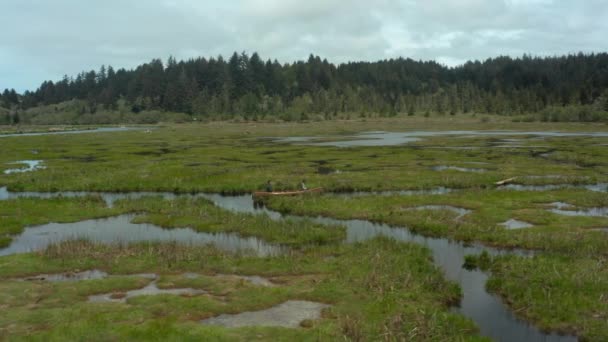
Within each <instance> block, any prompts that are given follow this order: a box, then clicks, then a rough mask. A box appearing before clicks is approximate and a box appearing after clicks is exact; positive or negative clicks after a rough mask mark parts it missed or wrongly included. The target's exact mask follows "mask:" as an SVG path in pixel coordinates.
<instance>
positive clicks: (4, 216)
mask: <svg viewBox="0 0 608 342" xmlns="http://www.w3.org/2000/svg"><path fill="white" fill-rule="evenodd" d="M0 204H1V205H0V218H1V221H0V248H2V247H6V246H8V245H9V244H10V242H11V241H12V237H13V236H14V235H16V234H19V233H21V232H22V231H23V229H24V228H25V227H27V226H35V225H41V224H46V223H49V222H61V223H68V222H78V221H82V220H86V219H94V218H102V217H109V216H114V215H117V214H120V213H121V211H120V209H117V208H107V207H106V203H105V202H104V201H103V200H102V199H101V198H100V197H99V196H87V197H83V198H65V197H64V198H61V197H60V198H51V199H39V198H17V199H14V200H9V201H1V202H0Z"/></svg>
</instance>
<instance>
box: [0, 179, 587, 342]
mask: <svg viewBox="0 0 608 342" xmlns="http://www.w3.org/2000/svg"><path fill="white" fill-rule="evenodd" d="M85 195H99V196H101V197H102V198H103V199H104V200H105V201H106V203H107V204H108V205H109V206H111V205H112V204H113V203H114V202H115V201H116V200H119V199H128V198H131V199H133V198H139V197H143V196H147V195H157V196H159V195H160V196H162V197H164V198H166V199H173V198H176V197H180V196H184V197H202V198H206V199H208V200H210V201H212V202H213V203H214V204H215V205H216V206H218V207H220V208H223V209H226V210H230V211H233V212H240V213H253V214H266V215H268V216H270V217H271V218H272V219H274V220H283V219H295V220H297V219H303V218H304V217H298V216H292V215H283V214H281V213H279V212H276V211H273V210H270V209H268V208H265V207H259V206H256V205H255V203H254V201H253V199H252V198H251V196H250V195H241V196H222V195H218V194H205V193H201V194H194V195H192V194H185V195H177V194H173V193H151V192H136V193H88V192H57V193H37V192H28V193H15V192H10V191H8V190H7V189H6V188H0V200H7V199H12V198H19V197H37V198H51V197H57V196H67V197H75V196H85ZM404 195H407V193H404ZM131 218H132V216H130V215H122V216H118V217H114V218H109V219H101V220H86V221H83V222H78V223H69V224H56V223H51V224H47V225H42V226H38V227H28V228H26V229H25V231H24V232H23V233H22V234H20V235H19V236H16V237H15V239H14V240H13V243H12V244H11V245H10V246H9V247H7V248H5V249H3V250H0V255H7V254H12V253H18V252H25V251H28V250H32V249H37V248H42V247H43V246H45V243H46V244H48V241H55V240H53V238H55V239H57V238H59V239H64V238H65V239H67V238H70V237H71V238H74V237H76V236H77V237H79V238H88V239H91V240H93V241H101V242H116V241H120V242H124V241H142V240H168V241H173V240H177V241H184V243H192V241H200V243H214V244H216V245H217V246H218V247H219V248H222V249H227V250H236V251H241V250H254V251H256V252H257V253H258V254H259V255H262V256H264V255H273V254H277V253H280V252H281V249H282V248H283V247H281V246H276V245H270V244H267V243H265V242H263V241H260V240H258V239H255V238H243V237H240V236H238V235H234V234H206V233H200V232H196V231H193V230H191V229H189V228H178V230H177V231H175V230H164V229H162V228H159V227H156V226H153V225H148V224H145V225H141V224H133V223H131V222H130V220H131ZM307 218H308V219H312V220H313V221H315V222H318V223H321V224H332V225H344V226H346V227H347V239H346V243H354V242H358V241H365V240H369V239H372V238H374V237H377V236H386V237H390V238H393V239H396V240H399V241H406V242H413V243H416V244H419V245H423V246H426V247H427V248H429V249H430V251H431V252H432V255H433V260H434V262H435V264H436V265H437V266H438V267H439V268H440V269H441V270H442V271H443V272H444V274H445V276H446V278H447V279H449V280H452V281H455V282H456V283H458V284H459V285H460V286H461V288H462V290H463V297H462V300H461V302H460V305H459V306H457V307H454V308H453V310H454V311H455V312H458V313H460V314H462V315H464V316H466V317H468V318H470V319H472V320H473V321H474V322H475V323H476V324H477V325H478V326H479V329H480V331H481V334H482V335H484V336H488V337H490V338H492V339H494V340H497V341H576V340H577V338H576V337H574V336H562V335H558V334H553V333H545V332H542V331H540V330H539V329H537V328H535V327H534V326H532V325H530V324H529V323H527V322H525V321H522V320H520V319H517V318H516V317H515V316H514V315H513V313H512V312H511V311H510V310H509V309H508V308H507V307H506V306H505V305H504V304H503V303H502V301H501V299H500V298H498V297H497V296H495V295H492V294H490V293H488V292H487V291H486V289H485V284H486V281H487V279H488V275H487V274H486V273H484V272H481V271H478V270H466V269H464V268H463V267H462V264H463V262H464V256H465V255H467V254H479V253H481V252H482V251H484V250H485V251H487V252H489V253H490V254H492V255H497V254H504V253H518V254H523V255H525V254H532V253H529V252H526V251H507V250H499V249H494V248H489V247H484V246H481V245H474V246H465V245H464V244H462V243H460V242H455V241H450V240H448V239H445V238H429V237H424V236H421V235H417V234H413V233H412V232H410V231H409V230H408V229H407V228H404V227H392V226H389V225H386V224H380V223H374V222H370V221H365V220H338V219H333V218H328V217H307ZM163 231H164V232H163ZM172 231H175V232H174V233H171V232H172ZM70 232H71V234H70ZM225 235H230V237H229V238H227V237H226V236H225ZM32 241H33V242H32ZM44 241H46V242H44ZM186 241H187V242H186ZM222 241H224V242H223V243H222ZM24 246H25V247H24Z"/></svg>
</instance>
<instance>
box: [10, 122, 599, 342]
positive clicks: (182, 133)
mask: <svg viewBox="0 0 608 342" xmlns="http://www.w3.org/2000/svg"><path fill="white" fill-rule="evenodd" d="M505 120H507V119H506V118H493V119H492V120H488V121H487V122H480V120H479V119H478V118H472V117H471V118H470V117H461V118H460V119H459V120H448V119H446V118H433V117H430V118H422V117H413V118H408V119H397V120H373V119H368V120H366V121H356V120H351V121H339V122H325V123H324V124H323V125H319V124H314V123H311V124H267V123H255V124H230V123H211V124H204V125H201V124H192V125H169V126H164V127H160V128H159V129H156V130H153V131H151V132H150V133H145V132H142V131H131V132H115V133H91V134H88V135H63V136H37V137H12V138H2V140H1V143H2V147H3V148H2V149H1V150H0V170H4V168H6V165H7V164H6V163H11V162H15V161H18V160H27V159H40V160H44V163H45V166H47V168H46V169H43V170H36V171H35V172H31V173H22V174H11V175H4V174H0V184H2V185H7V186H8V187H9V189H11V190H14V191H26V190H31V191H53V192H54V191H61V190H85V191H86V190H88V191H110V192H128V191H168V192H176V193H190V192H201V191H208V192H216V193H227V194H234V193H250V192H252V191H254V190H257V189H260V188H262V187H263V184H264V183H265V182H266V181H267V180H268V179H272V180H273V182H274V183H275V185H276V188H277V189H279V190H287V189H294V188H296V187H297V185H298V182H299V181H300V180H301V179H306V183H307V184H308V185H309V186H310V187H314V186H321V187H324V188H325V189H326V190H327V191H329V192H331V191H335V192H350V191H380V190H404V189H432V188H437V187H448V188H454V189H459V190H458V191H455V192H453V193H450V194H447V195H419V196H384V197H379V196H370V197H359V198H344V197H339V196H331V195H324V196H319V197H314V198H292V199H272V200H270V201H269V202H268V203H267V204H268V205H269V206H271V207H272V208H275V209H277V210H280V211H283V212H290V213H295V214H300V215H324V216H330V217H337V218H345V219H347V218H360V219H367V220H372V221H377V222H384V223H388V224H391V225H397V226H407V227H409V228H410V229H411V230H413V231H415V232H418V233H421V234H425V235H430V236H437V237H447V238H451V239H456V240H461V241H465V242H472V241H480V242H482V243H484V244H486V245H494V246H503V247H517V248H529V249H537V250H543V251H547V252H550V253H552V254H551V255H548V256H544V255H543V256H541V257H537V258H533V259H523V258H517V257H504V258H498V259H492V260H491V262H490V264H491V269H492V274H493V275H492V278H491V280H490V282H489V284H488V286H489V288H490V289H492V290H493V291H496V292H497V293H500V294H501V296H503V298H505V299H506V301H507V302H508V303H509V305H511V306H512V307H513V308H514V309H515V311H516V314H518V315H521V316H522V317H525V318H527V319H530V320H532V321H534V322H536V323H538V324H540V325H541V326H542V327H544V328H547V329H549V328H551V329H559V330H563V331H567V332H575V333H577V334H580V336H582V337H583V338H587V339H589V340H605V339H607V338H608V334H607V333H606V329H605V327H606V326H608V324H606V312H608V310H607V309H606V307H605V305H606V304H605V303H606V301H605V298H606V296H605V288H606V287H607V286H606V283H605V282H606V279H605V278H606V276H605V272H604V269H605V267H604V268H603V269H602V268H601V267H603V266H605V265H604V264H605V262H604V259H605V257H606V251H608V248H607V247H608V242H607V241H608V239H606V234H603V233H602V232H596V231H592V229H593V228H599V227H606V226H608V221H607V220H608V219H606V218H597V217H595V218H593V217H562V216H558V215H556V214H553V213H550V212H548V211H547V210H546V209H547V204H548V203H551V202H555V201H564V202H568V203H571V204H574V205H577V206H580V207H602V206H606V205H608V197H607V196H606V194H605V193H593V192H590V191H586V190H582V189H563V190H555V191H546V192H531V191H529V192H528V191H526V192H517V191H497V190H496V189H495V188H494V186H493V183H494V182H496V181H498V180H501V179H506V178H510V177H518V178H517V182H518V183H520V184H524V185H544V184H576V185H583V184H596V183H602V182H607V181H608V176H607V174H608V162H606V161H607V160H608V149H607V148H606V147H605V146H601V145H602V144H605V138H597V137H563V138H544V139H535V138H532V137H522V136H513V137H509V136H503V137H500V139H498V138H496V137H473V136H472V137H454V136H443V137H429V138H425V139H423V140H421V141H418V142H415V143H411V144H408V145H404V146H393V147H356V148H347V149H343V148H334V147H318V146H317V147H315V146H300V145H293V144H277V143H274V142H272V141H270V139H268V138H269V137H277V136H311V135H313V136H314V135H319V136H331V137H330V138H329V139H334V140H340V139H341V138H343V137H346V136H349V135H353V134H356V133H358V132H361V131H377V130H388V131H405V130H416V129H422V130H442V129H450V130H475V129H486V130H488V129H489V130H491V129H506V130H508V129H512V130H530V131H553V130H555V131H571V132H574V131H598V130H605V127H603V126H597V125H587V124H577V125H571V124H560V123H542V124H539V123H534V124H528V123H510V122H506V121H505ZM34 129H38V128H34ZM509 138H516V139H520V140H519V141H518V142H517V144H513V145H520V146H507V147H497V145H503V144H505V142H504V141H502V140H505V139H509ZM33 151H36V153H34V152H33ZM34 154H35V158H33V156H34ZM480 163H483V164H480ZM436 165H450V166H457V167H463V168H483V169H487V170H488V171H487V172H484V173H468V172H460V171H456V170H444V171H433V170H432V169H431V167H433V166H436ZM321 167H322V168H324V170H336V171H337V170H339V171H340V172H339V173H338V172H325V171H323V170H320V168H321ZM321 171H323V172H321ZM543 175H558V176H559V177H550V178H542V177H528V176H543ZM420 205H452V206H457V207H462V208H466V209H470V210H472V212H471V213H470V214H468V215H466V216H464V217H461V218H460V219H456V217H455V214H454V213H451V212H448V211H434V210H423V211H416V210H408V208H413V207H416V206H420ZM132 211H135V212H138V213H140V216H139V217H138V218H137V222H150V223H154V224H158V225H161V226H163V227H167V228H170V227H181V226H191V227H192V228H194V229H196V230H200V231H206V232H236V233H239V234H241V235H249V236H257V237H260V238H262V239H264V240H267V241H270V242H275V243H281V244H289V245H290V246H291V247H292V252H291V253H287V254H285V255H280V256H276V257H267V258H257V257H253V256H251V255H234V254H230V253H224V252H221V251H219V250H217V249H216V248H213V247H211V246H204V247H193V246H186V245H180V244H171V243H140V244H129V245H103V244H96V243H91V242H88V241H70V242H64V243H61V244H57V245H52V246H50V247H49V248H48V249H47V250H45V251H42V252H39V253H29V254H21V255H12V256H6V257H2V258H0V306H1V310H2V315H0V335H2V337H3V338H4V336H6V339H8V340H40V341H64V340H85V339H86V340H90V339H98V340H188V339H189V340H201V339H206V340H343V339H347V340H348V339H350V340H429V341H438V340H440V341H443V340H469V339H479V337H478V336H477V335H476V329H475V327H474V325H473V324H472V323H471V322H470V321H469V320H467V319H465V318H463V317H462V316H460V315H456V314H453V313H451V312H450V310H449V308H448V304H449V303H453V302H455V301H456V300H457V299H458V298H459V295H460V291H459V289H458V288H457V287H456V286H455V285H454V284H451V283H448V282H446V281H445V280H444V279H443V278H442V276H441V274H440V272H439V271H438V270H437V269H436V268H434V267H433V266H432V264H431V262H430V260H429V253H428V251H426V250H425V249H423V248H421V247H418V246H414V245H411V244H403V243H397V242H394V241H389V240H385V239H377V240H373V241H368V242H366V243H362V244H353V245H341V244H337V242H339V241H341V240H342V239H343V238H344V234H345V233H344V229H343V227H319V226H316V225H315V224H312V223H311V222H307V221H302V222H300V221H298V222H288V223H276V222H273V221H272V220H269V219H268V218H266V217H263V216H262V217H252V216H248V215H240V214H234V213H228V212H224V211H221V210H219V209H217V208H214V207H212V206H211V204H210V203H209V202H206V201H204V200H186V199H184V200H181V199H180V200H177V201H164V200H162V199H160V198H144V199H141V200H135V201H120V202H118V203H117V205H116V207H114V208H106V207H105V204H104V203H103V201H102V200H101V199H100V198H98V197H87V198H84V199H81V198H79V199H66V198H59V199H49V200H42V199H18V200H10V201H3V202H0V220H1V221H0V223H1V225H0V246H2V245H1V244H4V245H6V244H8V243H9V242H10V239H11V236H12V235H13V234H17V233H19V232H20V231H21V230H22V229H23V227H25V226H28V225H37V224H42V223H47V222H50V221H59V222H74V221H79V220H83V219H87V218H95V217H105V216H112V215H117V214H119V213H123V212H132ZM511 218H513V219H519V220H522V221H527V222H530V223H533V224H534V225H535V226H534V227H533V228H529V229H521V230H507V229H505V228H504V227H501V226H500V225H499V223H500V222H504V221H506V220H508V219H511ZM598 260H599V261H601V262H599V261H598ZM471 261H474V262H476V263H477V260H473V259H471ZM484 265H485V264H484ZM483 267H484V268H485V267H486V266H483ZM94 268H99V269H103V270H105V271H107V272H109V273H110V274H112V275H113V277H111V278H110V279H104V280H99V281H98V280H94V281H85V282H82V283H77V284H46V283H35V282H26V283H24V282H17V281H15V280H13V278H15V277H20V276H27V275H35V274H39V273H52V272H64V271H75V270H87V269H94ZM141 272H146V273H148V272H155V273H158V274H160V276H161V278H160V280H159V286H163V287H167V288H171V287H172V286H189V287H194V288H200V289H205V290H206V291H209V292H210V295H209V296H196V297H192V298H182V297H179V296H158V297H153V296H152V297H147V298H132V299H130V300H129V302H128V304H126V305H125V304H116V305H114V304H100V305H94V304H90V303H86V298H87V296H88V295H90V294H93V293H100V292H99V291H103V292H104V293H105V292H113V293H122V292H124V291H127V290H129V289H133V288H137V287H140V286H143V285H144V284H142V283H141V282H143V281H144V280H141V279H139V280H138V279H136V278H132V277H128V276H127V275H129V274H135V273H141ZM182 272H197V273H199V274H201V275H202V276H201V278H200V279H186V278H184V277H181V276H180V274H181V273H182ZM216 273H224V274H248V275H262V276H266V277H271V278H272V279H273V280H274V281H276V282H277V283H278V284H279V285H280V286H278V287H277V288H255V287H252V286H249V285H248V284H244V283H242V282H241V283H234V282H230V281H227V280H225V279H224V280H221V279H218V278H215V277H213V276H212V275H213V274H216ZM530 284H533V286H531V285H530ZM587 289H588V291H587ZM288 299H305V300H312V301H319V302H323V303H329V304H332V305H333V306H332V307H331V308H330V309H327V310H326V311H325V312H324V313H323V317H324V318H323V319H322V320H320V321H314V322H307V323H306V324H305V325H306V328H302V329H295V330H291V329H278V328H259V327H255V328H242V329H234V330H232V329H223V328H219V327H206V326H201V325H200V324H198V320H199V319H202V318H206V317H209V316H212V315H216V314H221V313H236V312H241V311H244V310H259V309H264V308H268V307H270V306H272V305H276V304H279V303H281V302H283V301H285V300H288ZM602 324H603V325H602Z"/></svg>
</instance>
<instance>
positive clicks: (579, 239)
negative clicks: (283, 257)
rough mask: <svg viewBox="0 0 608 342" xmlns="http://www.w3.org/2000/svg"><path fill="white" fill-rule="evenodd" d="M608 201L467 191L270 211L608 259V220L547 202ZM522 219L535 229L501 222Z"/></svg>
mask: <svg viewBox="0 0 608 342" xmlns="http://www.w3.org/2000/svg"><path fill="white" fill-rule="evenodd" d="M607 200H608V196H607V195H606V194H605V193H594V192H590V191H586V190H560V191H549V192H535V191H528V192H526V191H496V190H468V191H459V192H453V193H450V194H446V195H419V196H363V197H354V198H348V197H342V196H318V197H311V198H296V197H292V198H287V197H283V198H273V199H271V200H269V201H268V203H267V205H268V206H269V207H270V208H273V209H276V210H278V211H281V212H285V213H291V214H296V215H311V216H316V215H322V216H328V217H335V218H341V219H364V220H371V221H377V222H383V223H388V224H392V225H397V226H404V227H408V228H410V229H411V230H412V231H414V232H417V233H420V234H424V235H427V236H433V237H448V238H451V239H455V240H460V241H465V242H473V241H479V242H482V243H484V244H486V245H491V246H501V247H508V248H515V247H518V248H527V249H538V250H548V251H557V252H561V253H566V254H569V255H586V256H593V255H607V254H606V253H608V252H607V251H608V239H604V238H602V237H603V236H602V233H601V232H597V231H594V230H593V228H597V227H604V226H608V218H605V217H567V216H561V215H558V214H554V213H551V212H549V211H547V210H546V209H547V208H548V203H551V202H555V201H567V202H569V203H571V204H574V205H580V206H582V207H593V206H602V205H605V204H604V203H606V201H607ZM422 205H451V206H456V207H461V208H466V209H469V210H471V213H469V214H467V215H465V216H464V217H461V218H457V215H456V214H455V213H452V212H450V211H443V210H410V209H412V208H415V207H417V206H422ZM511 218H514V219H518V220H522V221H526V222H530V223H532V224H534V227H532V228H526V229H516V230H509V229H506V228H505V227H503V226H501V225H500V223H502V222H505V221H506V220H508V219H511Z"/></svg>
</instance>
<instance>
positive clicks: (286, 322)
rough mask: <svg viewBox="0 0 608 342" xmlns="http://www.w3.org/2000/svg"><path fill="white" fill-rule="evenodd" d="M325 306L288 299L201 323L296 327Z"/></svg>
mask: <svg viewBox="0 0 608 342" xmlns="http://www.w3.org/2000/svg"><path fill="white" fill-rule="evenodd" d="M326 307H329V305H327V304H322V303H315V302H309V301H302V300H288V301H286V302H284V303H281V304H279V305H276V306H273V307H272V308H269V309H266V310H260V311H248V312H242V313H238V314H234V315H228V314H224V315H220V316H217V317H212V318H208V319H205V320H202V321H201V323H202V324H205V325H219V326H224V327H230V328H237V327H249V326H258V327H260V326H261V327H285V328H297V327H299V326H300V323H301V322H302V321H304V320H307V319H310V320H315V319H319V318H320V317H321V310H323V309H324V308H326Z"/></svg>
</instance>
